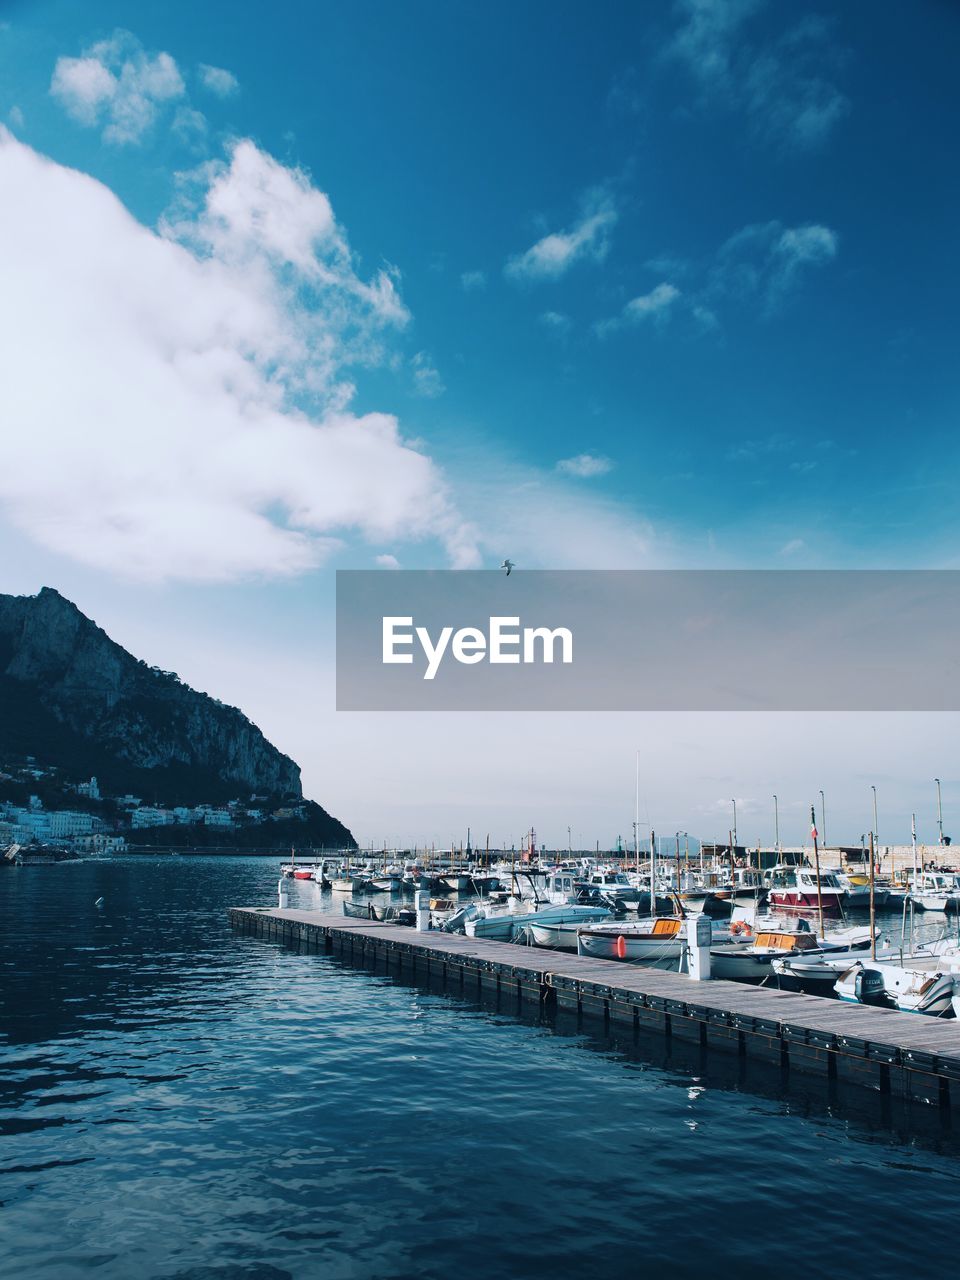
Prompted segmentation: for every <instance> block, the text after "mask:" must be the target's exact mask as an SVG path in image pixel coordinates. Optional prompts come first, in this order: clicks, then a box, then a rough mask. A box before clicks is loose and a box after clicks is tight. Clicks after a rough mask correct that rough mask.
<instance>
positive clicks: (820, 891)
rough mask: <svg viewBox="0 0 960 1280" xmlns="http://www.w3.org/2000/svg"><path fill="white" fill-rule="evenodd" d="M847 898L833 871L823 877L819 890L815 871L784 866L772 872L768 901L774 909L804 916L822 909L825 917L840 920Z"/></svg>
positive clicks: (824, 872) (775, 868) (807, 868)
mask: <svg viewBox="0 0 960 1280" xmlns="http://www.w3.org/2000/svg"><path fill="white" fill-rule="evenodd" d="M843 896H844V891H843V889H842V888H841V886H840V882H839V881H838V880H837V877H836V876H835V875H834V874H833V873H832V872H829V871H823V872H821V873H820V883H819V888H818V885H817V875H816V872H815V871H814V869H813V868H812V867H806V866H788V865H785V864H783V863H781V864H779V865H778V866H776V867H774V868H773V869H772V870H771V871H770V872H769V879H768V889H767V901H768V903H769V904H770V906H771V907H777V908H781V909H783V908H786V909H787V910H789V911H803V912H812V911H819V910H821V909H822V911H823V914H824V915H825V916H838V915H842V914H843Z"/></svg>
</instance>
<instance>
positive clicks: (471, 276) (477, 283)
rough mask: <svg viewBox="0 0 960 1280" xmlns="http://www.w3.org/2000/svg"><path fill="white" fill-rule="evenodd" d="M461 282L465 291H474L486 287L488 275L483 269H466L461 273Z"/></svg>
mask: <svg viewBox="0 0 960 1280" xmlns="http://www.w3.org/2000/svg"><path fill="white" fill-rule="evenodd" d="M460 284H461V285H462V287H463V291H464V293H474V292H479V291H480V290H483V289H486V287H487V277H486V273H485V272H483V271H464V272H462V273H461V275H460Z"/></svg>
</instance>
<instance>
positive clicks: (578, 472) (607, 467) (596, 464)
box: [557, 453, 613, 480]
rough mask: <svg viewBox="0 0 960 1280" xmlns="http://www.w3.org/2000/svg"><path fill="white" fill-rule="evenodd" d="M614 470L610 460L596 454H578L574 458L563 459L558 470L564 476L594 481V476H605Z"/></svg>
mask: <svg viewBox="0 0 960 1280" xmlns="http://www.w3.org/2000/svg"><path fill="white" fill-rule="evenodd" d="M612 469H613V463H612V462H611V461H610V459H609V458H604V457H603V456H602V455H600V454H596V453H578V454H577V455H576V457H573V458H561V459H560V461H559V462H558V463H557V470H558V471H562V472H563V473H564V475H568V476H576V477H577V478H578V479H580V480H592V479H593V477H594V476H605V475H606V474H607V473H608V472H609V471H611V470H612Z"/></svg>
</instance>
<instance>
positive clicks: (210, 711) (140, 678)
mask: <svg viewBox="0 0 960 1280" xmlns="http://www.w3.org/2000/svg"><path fill="white" fill-rule="evenodd" d="M0 752H3V753H5V754H7V755H10V754H11V753H15V754H17V755H18V756H21V757H22V756H27V755H30V756H33V757H35V758H36V760H37V761H38V763H40V764H41V765H43V766H46V767H55V768H56V769H58V770H59V771H60V772H61V773H62V775H63V776H64V778H65V779H66V780H68V781H69V780H75V781H80V780H82V779H86V778H89V777H90V776H91V774H96V776H97V777H98V779H99V780H100V784H101V790H103V789H105V788H107V789H109V790H110V791H111V792H112V793H113V794H123V793H126V792H130V793H133V794H135V795H139V796H141V797H143V798H144V799H145V800H146V801H147V802H149V803H162V804H168V805H172V804H185V805H190V804H197V803H201V802H204V801H205V802H208V803H218V802H221V801H223V800H227V799H233V798H243V799H246V798H247V797H249V796H251V795H258V796H261V797H268V798H269V799H270V800H271V801H273V802H274V803H278V804H279V803H284V802H285V803H286V804H288V805H289V804H291V803H299V802H300V801H302V799H303V791H302V787H301V783H300V769H299V767H298V766H297V765H296V764H295V763H294V761H293V760H291V759H290V758H289V756H285V755H284V754H283V753H282V752H281V751H278V750H277V748H276V747H274V746H273V745H272V744H271V743H270V742H268V741H267V739H266V738H265V737H264V735H263V734H262V733H261V732H260V730H259V729H258V728H257V726H256V725H255V724H252V723H251V722H250V721H249V720H248V719H247V718H246V716H244V715H243V713H242V712H240V711H239V710H237V708H236V707H229V706H225V705H224V704H223V703H221V702H218V701H217V700H216V699H215V698H211V697H209V696H208V695H206V694H203V693H198V692H197V691H196V690H194V689H191V688H190V687H189V686H188V685H185V684H183V683H182V682H181V681H180V679H179V678H178V676H177V675H176V674H175V673H173V672H167V671H161V670H159V669H158V668H156V667H149V666H147V664H146V663H144V662H142V661H140V660H139V659H137V658H135V657H134V656H133V655H132V654H130V653H128V652H127V651H126V650H125V649H123V648H122V647H121V646H120V645H118V644H116V643H115V642H114V641H113V640H111V639H110V637H109V636H108V635H107V634H106V632H105V631H103V630H102V629H101V628H100V627H98V626H97V625H96V623H94V622H92V621H91V620H90V619H89V618H87V617H86V616H85V615H84V614H82V613H81V612H80V610H79V609H78V608H77V607H76V605H74V604H72V603H71V602H70V601H69V600H66V599H65V598H64V597H63V596H61V595H60V594H59V592H57V591H54V590H52V589H51V588H50V587H44V588H43V589H42V590H41V591H40V593H39V594H38V595H36V596H8V595H0ZM310 810H311V813H312V814H313V817H314V818H315V820H316V821H315V823H313V824H312V825H317V824H318V825H319V826H320V827H323V826H324V825H325V824H326V826H327V828H328V830H327V832H326V835H327V836H328V837H329V838H327V839H323V838H322V837H323V833H321V838H320V839H319V840H318V843H326V844H327V845H328V846H329V845H338V844H343V845H347V844H353V838H352V836H351V835H350V833H349V831H347V829H346V828H345V827H343V826H342V825H341V824H340V823H339V822H337V820H336V819H335V818H332V817H330V815H329V814H327V813H325V812H324V810H322V809H321V808H320V807H319V806H316V805H310ZM321 815H322V817H321Z"/></svg>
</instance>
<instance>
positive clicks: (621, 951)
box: [616, 933, 627, 960]
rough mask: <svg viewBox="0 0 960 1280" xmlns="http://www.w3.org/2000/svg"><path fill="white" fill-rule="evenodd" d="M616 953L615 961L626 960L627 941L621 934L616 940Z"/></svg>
mask: <svg viewBox="0 0 960 1280" xmlns="http://www.w3.org/2000/svg"><path fill="white" fill-rule="evenodd" d="M616 952H617V959H618V960H625V959H626V957H627V940H626V938H625V937H624V936H623V934H622V933H621V934H620V936H619V937H618V938H617V946H616Z"/></svg>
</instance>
